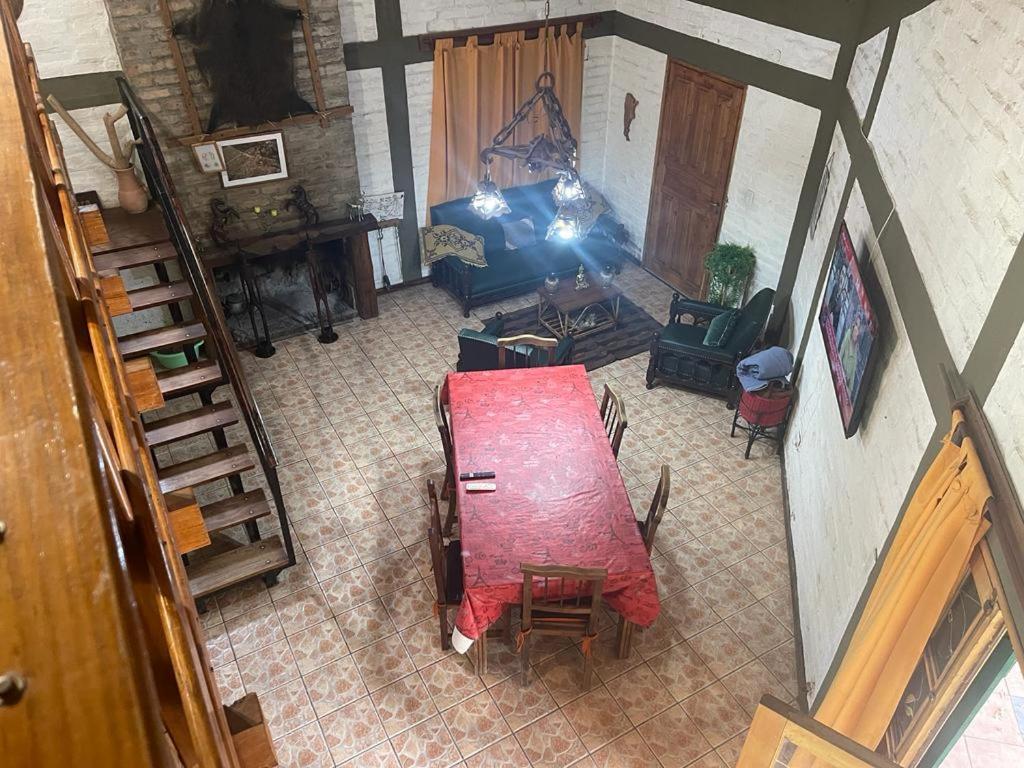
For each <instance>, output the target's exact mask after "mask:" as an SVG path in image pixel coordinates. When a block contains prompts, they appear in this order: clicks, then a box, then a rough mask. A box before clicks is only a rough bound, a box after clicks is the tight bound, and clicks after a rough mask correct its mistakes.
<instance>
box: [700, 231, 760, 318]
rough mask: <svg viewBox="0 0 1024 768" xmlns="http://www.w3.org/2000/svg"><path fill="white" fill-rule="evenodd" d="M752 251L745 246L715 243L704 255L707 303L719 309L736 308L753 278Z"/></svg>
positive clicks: (753, 260) (754, 259)
mask: <svg viewBox="0 0 1024 768" xmlns="http://www.w3.org/2000/svg"><path fill="white" fill-rule="evenodd" d="M755 261H756V258H755V256H754V249H753V248H751V247H750V246H749V245H738V244H737V243H719V244H718V245H716V246H715V249H714V250H713V251H711V253H709V254H708V255H707V258H706V259H705V260H704V267H705V268H706V269H707V287H708V295H707V300H708V301H709V302H711V303H712V304H719V305H721V306H723V307H737V306H739V305H740V304H741V303H742V301H743V297H744V296H745V295H746V293H747V286H748V285H749V284H750V278H751V277H753V275H754V263H755Z"/></svg>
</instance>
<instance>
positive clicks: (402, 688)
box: [370, 673, 437, 736]
mask: <svg viewBox="0 0 1024 768" xmlns="http://www.w3.org/2000/svg"><path fill="white" fill-rule="evenodd" d="M370 698H371V699H372V700H373V704H374V706H375V707H376V708H377V714H378V716H379V717H380V719H381V722H383V723H384V729H385V730H386V731H387V733H388V736H394V735H395V734H398V733H401V732H402V731H404V730H405V729H407V728H411V727H412V726H414V725H417V724H418V723H422V722H423V721H424V720H426V719H427V718H428V717H433V716H434V715H436V714H437V707H435V706H434V702H433V701H431V699H430V694H429V693H427V688H426V686H424V685H423V681H422V680H421V679H420V677H419V675H417V674H415V673H413V674H411V675H407V676H406V677H403V678H401V679H400V680H396V681H395V682H393V683H390V684H389V685H386V686H384V687H383V688H381V689H380V690H377V691H374V692H373V693H372V694H370Z"/></svg>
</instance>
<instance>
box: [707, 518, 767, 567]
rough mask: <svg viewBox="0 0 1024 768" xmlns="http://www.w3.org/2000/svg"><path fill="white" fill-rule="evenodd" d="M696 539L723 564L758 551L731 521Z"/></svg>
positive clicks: (734, 562)
mask: <svg viewBox="0 0 1024 768" xmlns="http://www.w3.org/2000/svg"><path fill="white" fill-rule="evenodd" d="M698 541H699V542H700V543H701V544H703V545H704V546H705V547H707V548H708V549H709V550H710V551H711V553H712V554H713V555H714V556H715V558H716V559H717V560H718V562H719V563H722V564H723V565H735V564H736V563H738V562H739V561H740V560H743V559H745V558H747V557H750V556H751V555H753V554H756V553H757V552H758V547H757V546H755V545H754V544H753V543H752V542H751V541H750V539H748V538H747V537H746V536H744V535H743V534H742V533H740V532H739V530H738V529H737V528H736V527H735V526H734V525H733V524H732V523H729V524H726V525H723V526H722V527H721V528H718V529H716V530H714V531H712V532H711V533H706V534H704V535H703V536H701V537H700V538H699V539H698Z"/></svg>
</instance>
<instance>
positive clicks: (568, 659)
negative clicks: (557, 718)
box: [534, 646, 586, 706]
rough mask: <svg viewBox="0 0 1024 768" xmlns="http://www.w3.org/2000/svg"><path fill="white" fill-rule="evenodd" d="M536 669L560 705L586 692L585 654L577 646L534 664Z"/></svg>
mask: <svg viewBox="0 0 1024 768" xmlns="http://www.w3.org/2000/svg"><path fill="white" fill-rule="evenodd" d="M534 669H535V670H536V671H537V675H538V676H539V677H540V679H541V680H542V681H543V682H544V686H545V687H546V688H547V689H548V692H549V693H550V694H551V696H552V698H554V700H555V701H556V702H558V705H559V706H562V705H563V704H567V703H568V702H570V701H572V700H573V699H575V698H577V697H578V696H582V695H583V694H584V693H586V691H585V690H584V688H583V654H581V653H580V652H579V649H577V648H576V647H575V646H573V647H571V648H566V649H565V650H563V651H560V652H559V653H557V654H556V655H554V656H552V657H551V658H550V659H548V660H547V661H544V662H541V663H540V664H536V665H534Z"/></svg>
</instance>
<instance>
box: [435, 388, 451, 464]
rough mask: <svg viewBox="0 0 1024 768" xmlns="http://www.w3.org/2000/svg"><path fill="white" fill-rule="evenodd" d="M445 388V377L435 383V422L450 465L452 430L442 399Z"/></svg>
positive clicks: (446, 462)
mask: <svg viewBox="0 0 1024 768" xmlns="http://www.w3.org/2000/svg"><path fill="white" fill-rule="evenodd" d="M443 390H444V379H443V378H442V379H441V381H439V382H438V383H437V384H435V385H434V424H435V425H436V426H437V431H438V434H440V435H441V448H442V449H443V450H444V460H445V464H446V465H447V466H448V467H451V466H452V430H451V428H450V427H449V426H448V413H447V411H445V409H444V402H442V400H441V393H442V391H443Z"/></svg>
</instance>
